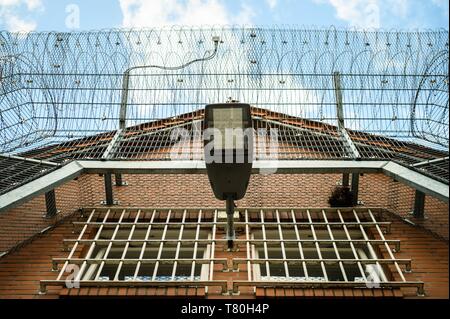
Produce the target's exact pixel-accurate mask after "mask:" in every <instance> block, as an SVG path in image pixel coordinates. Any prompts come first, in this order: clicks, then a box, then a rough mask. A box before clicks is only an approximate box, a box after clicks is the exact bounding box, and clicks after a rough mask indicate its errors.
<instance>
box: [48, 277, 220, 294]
mask: <svg viewBox="0 0 450 319" xmlns="http://www.w3.org/2000/svg"><path fill="white" fill-rule="evenodd" d="M66 284H67V282H66V281H65V280H41V282H40V290H39V293H40V294H45V293H46V292H47V286H60V287H66ZM79 284H80V288H83V287H99V288H102V287H194V288H198V287H221V288H222V293H223V294H225V293H227V289H228V281H226V280H212V281H157V280H155V281H131V280H127V281H125V280H116V281H112V280H110V281H94V280H80V281H79ZM72 289H77V288H72Z"/></svg>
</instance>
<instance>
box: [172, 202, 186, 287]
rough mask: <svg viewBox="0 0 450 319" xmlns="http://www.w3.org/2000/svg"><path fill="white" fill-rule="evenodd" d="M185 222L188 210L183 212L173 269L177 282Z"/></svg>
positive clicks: (173, 276) (173, 275)
mask: <svg viewBox="0 0 450 319" xmlns="http://www.w3.org/2000/svg"><path fill="white" fill-rule="evenodd" d="M185 221H186V209H185V210H184V211H183V217H182V221H181V223H182V224H181V226H180V233H179V235H178V242H177V249H176V251H175V262H174V263H173V269H172V280H175V274H176V272H177V265H178V258H179V256H180V249H181V239H182V238H183V231H184V223H185Z"/></svg>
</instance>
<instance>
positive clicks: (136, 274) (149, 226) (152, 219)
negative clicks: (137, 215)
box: [133, 209, 156, 280]
mask: <svg viewBox="0 0 450 319" xmlns="http://www.w3.org/2000/svg"><path fill="white" fill-rule="evenodd" d="M155 215H156V209H154V210H153V212H152V217H150V223H149V225H148V228H147V233H146V234H145V240H146V241H144V243H143V244H142V248H141V253H140V255H139V261H138V262H137V264H136V269H135V271H134V277H133V280H136V279H137V276H138V275H139V270H140V268H141V264H142V259H144V254H145V249H146V247H147V240H148V239H149V237H150V232H151V230H152V223H153V221H154V220H155Z"/></svg>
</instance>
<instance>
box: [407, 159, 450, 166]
mask: <svg viewBox="0 0 450 319" xmlns="http://www.w3.org/2000/svg"><path fill="white" fill-rule="evenodd" d="M448 158H449V157H448V156H446V157H441V158H436V159H432V160H427V161H423V162H419V163H415V164H411V166H412V167H420V166H424V165H428V164H437V163H440V162H444V161H448Z"/></svg>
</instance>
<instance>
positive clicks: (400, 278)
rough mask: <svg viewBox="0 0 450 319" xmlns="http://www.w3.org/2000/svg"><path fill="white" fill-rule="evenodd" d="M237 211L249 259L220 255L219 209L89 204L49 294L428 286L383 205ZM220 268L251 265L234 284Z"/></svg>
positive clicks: (222, 238)
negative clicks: (404, 254)
mask: <svg viewBox="0 0 450 319" xmlns="http://www.w3.org/2000/svg"><path fill="white" fill-rule="evenodd" d="M236 210H238V211H239V216H240V217H239V220H236V221H235V227H236V232H237V239H236V241H235V245H236V249H238V250H239V251H240V252H245V256H246V258H236V257H233V258H231V260H230V261H227V259H226V258H216V257H215V256H216V253H217V252H218V251H220V250H223V249H224V247H226V238H225V236H224V233H223V231H224V229H225V226H226V221H225V219H224V218H223V216H222V215H223V214H222V213H221V211H220V210H219V209H127V208H114V209H106V208H95V209H91V210H87V211H86V212H87V213H88V214H87V215H88V216H87V219H85V220H84V221H77V222H74V228H75V230H77V231H79V236H78V238H77V239H65V240H64V245H65V247H67V248H68V247H71V250H70V253H69V255H68V257H67V258H55V259H53V270H54V271H58V270H59V274H58V276H57V278H56V280H42V281H41V292H42V293H44V292H45V291H46V287H47V286H49V285H56V286H66V287H68V288H71V287H89V286H95V287H116V286H134V287H147V286H156V287H174V286H175V287H206V290H205V291H206V292H207V291H208V287H221V291H222V293H223V294H227V293H232V294H239V291H240V287H244V286H249V287H255V288H256V287H291V288H367V289H378V288H401V287H416V288H417V291H418V294H419V295H423V294H424V290H423V282H418V281H408V280H407V279H406V278H405V276H404V272H409V271H411V260H410V259H397V258H395V255H394V252H397V251H399V249H400V241H399V240H392V239H386V238H385V236H384V234H385V233H389V231H390V222H383V221H381V220H382V219H383V211H382V210H381V209H368V208H356V209H345V208H343V209H331V208H325V209H317V208H314V209H303V208H279V209H273V208H270V209H269V208H266V209H257V208H239V209H236ZM231 253H232V252H231ZM240 256H242V254H241V255H240ZM59 265H62V266H61V267H59ZM222 271H223V272H231V271H240V272H244V273H246V274H247V280H234V279H233V280H232V286H229V285H228V284H227V281H226V280H218V279H217V278H224V276H223V275H218V274H219V273H220V272H222ZM72 272H73V275H71V273H72ZM231 278H232V276H230V279H231ZM76 285H79V286H76Z"/></svg>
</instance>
